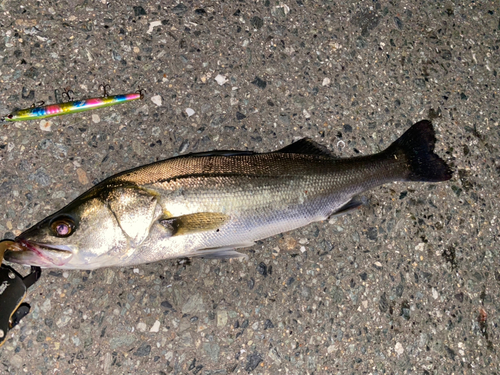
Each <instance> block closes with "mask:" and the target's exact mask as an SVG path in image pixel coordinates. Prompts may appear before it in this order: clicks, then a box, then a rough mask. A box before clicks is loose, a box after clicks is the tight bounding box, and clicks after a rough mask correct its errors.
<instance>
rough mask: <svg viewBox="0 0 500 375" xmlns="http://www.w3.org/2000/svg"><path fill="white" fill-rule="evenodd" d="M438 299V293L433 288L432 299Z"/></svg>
mask: <svg viewBox="0 0 500 375" xmlns="http://www.w3.org/2000/svg"><path fill="white" fill-rule="evenodd" d="M438 297H439V294H438V291H437V290H436V289H435V288H432V298H434V299H437V298H438Z"/></svg>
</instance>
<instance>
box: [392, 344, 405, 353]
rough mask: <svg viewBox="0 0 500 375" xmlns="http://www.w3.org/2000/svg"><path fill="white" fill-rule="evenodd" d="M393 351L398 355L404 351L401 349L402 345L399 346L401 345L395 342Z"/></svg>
mask: <svg viewBox="0 0 500 375" xmlns="http://www.w3.org/2000/svg"><path fill="white" fill-rule="evenodd" d="M394 350H395V351H396V353H397V354H398V355H401V354H403V353H404V351H405V350H404V348H403V345H401V343H400V342H397V343H396V346H395V347H394Z"/></svg>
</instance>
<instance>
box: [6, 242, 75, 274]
mask: <svg viewBox="0 0 500 375" xmlns="http://www.w3.org/2000/svg"><path fill="white" fill-rule="evenodd" d="M72 257H73V253H72V252H71V251H70V250H69V248H67V247H66V246H53V245H46V244H39V243H35V242H31V241H27V240H17V241H16V243H14V244H12V245H11V246H9V249H7V251H6V252H5V260H7V261H9V262H12V263H18V264H23V265H31V266H38V267H43V268H60V267H62V266H64V265H65V264H66V263H67V262H69V261H70V259H71V258H72Z"/></svg>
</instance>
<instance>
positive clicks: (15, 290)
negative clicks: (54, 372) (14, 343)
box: [0, 240, 42, 346]
mask: <svg viewBox="0 0 500 375" xmlns="http://www.w3.org/2000/svg"><path fill="white" fill-rule="evenodd" d="M9 243H12V241H10V240H3V241H0V346H2V344H3V343H4V342H5V340H6V339H7V334H8V333H9V331H10V330H11V329H12V328H14V327H15V326H16V325H17V324H19V322H20V320H21V319H22V318H24V317H25V316H26V315H28V313H29V312H30V305H28V304H27V303H26V302H23V300H24V297H26V291H27V289H28V288H29V287H30V286H31V285H33V284H34V283H35V282H37V280H38V279H39V278H40V275H41V274H42V270H41V269H40V267H33V266H32V267H31V272H30V273H29V274H28V275H27V276H24V277H23V276H21V275H20V274H19V273H18V272H17V271H16V270H15V269H13V268H12V267H9V266H7V265H5V264H3V263H2V262H3V254H4V252H5V249H6V248H7V247H8V245H9Z"/></svg>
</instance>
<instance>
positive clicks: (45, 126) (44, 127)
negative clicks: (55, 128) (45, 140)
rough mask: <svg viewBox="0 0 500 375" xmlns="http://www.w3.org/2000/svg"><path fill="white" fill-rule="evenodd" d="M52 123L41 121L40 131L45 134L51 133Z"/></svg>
mask: <svg viewBox="0 0 500 375" xmlns="http://www.w3.org/2000/svg"><path fill="white" fill-rule="evenodd" d="M51 127H52V122H51V121H47V120H42V121H40V129H41V130H43V131H44V132H50V131H51V130H52V129H51Z"/></svg>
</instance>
